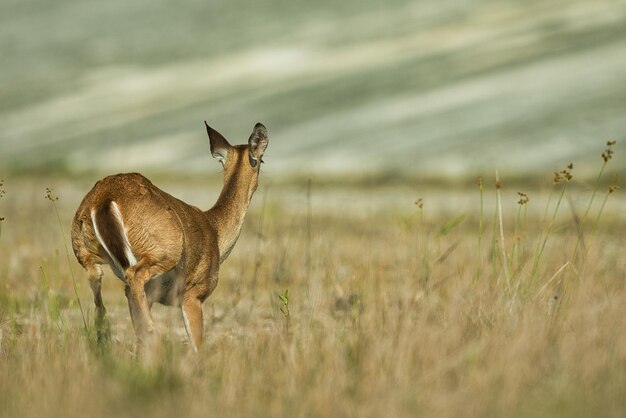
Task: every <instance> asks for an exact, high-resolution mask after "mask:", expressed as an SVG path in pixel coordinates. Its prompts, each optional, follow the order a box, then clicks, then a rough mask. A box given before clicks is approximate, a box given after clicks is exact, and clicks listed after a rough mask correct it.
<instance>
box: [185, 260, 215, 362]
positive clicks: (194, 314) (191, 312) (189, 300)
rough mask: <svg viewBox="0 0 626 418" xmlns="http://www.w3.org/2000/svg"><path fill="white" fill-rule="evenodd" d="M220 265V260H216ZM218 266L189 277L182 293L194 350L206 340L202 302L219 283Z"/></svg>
mask: <svg viewBox="0 0 626 418" xmlns="http://www.w3.org/2000/svg"><path fill="white" fill-rule="evenodd" d="M215 264H217V265H219V261H216V263H215ZM217 277H218V272H217V268H215V269H213V270H212V269H207V270H203V271H201V272H198V273H196V274H195V275H193V276H191V277H189V278H187V280H186V284H185V288H184V291H183V294H182V303H181V310H182V314H183V321H184V323H185V330H186V331H187V336H188V337H189V342H190V343H191V346H192V347H193V350H194V351H198V350H199V349H200V347H201V346H202V343H203V342H204V325H203V324H204V320H203V315H202V303H203V302H204V301H205V300H206V298H207V297H209V295H210V294H211V293H212V292H213V290H214V289H215V286H216V285H217Z"/></svg>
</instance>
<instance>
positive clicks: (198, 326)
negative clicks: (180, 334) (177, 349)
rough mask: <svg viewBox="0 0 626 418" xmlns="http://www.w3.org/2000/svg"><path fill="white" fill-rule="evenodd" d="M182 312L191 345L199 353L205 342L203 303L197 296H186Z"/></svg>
mask: <svg viewBox="0 0 626 418" xmlns="http://www.w3.org/2000/svg"><path fill="white" fill-rule="evenodd" d="M181 310H182V313H183V321H184V323H185V330H187V337H189V343H190V344H191V346H192V347H193V351H198V349H199V348H200V346H202V343H203V342H204V319H203V314H202V301H201V300H200V299H199V298H197V297H196V295H185V297H184V299H183V304H182V307H181Z"/></svg>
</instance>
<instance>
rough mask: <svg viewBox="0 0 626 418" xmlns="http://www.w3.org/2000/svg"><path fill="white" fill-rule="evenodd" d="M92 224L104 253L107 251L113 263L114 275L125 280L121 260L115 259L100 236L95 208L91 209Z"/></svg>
mask: <svg viewBox="0 0 626 418" xmlns="http://www.w3.org/2000/svg"><path fill="white" fill-rule="evenodd" d="M91 224H92V225H93V230H94V231H95V233H96V238H97V239H98V242H99V243H100V245H101V246H102V248H104V251H106V253H107V255H108V256H109V258H110V259H111V261H113V265H112V266H111V269H112V270H113V273H115V275H116V276H117V277H119V278H120V279H122V280H124V274H123V271H124V270H123V269H122V266H121V265H120V262H119V260H118V259H116V258H115V257H113V254H111V251H109V248H108V247H107V245H106V244H105V243H104V240H103V239H102V235H100V231H99V230H98V224H97V223H96V209H95V208H92V209H91Z"/></svg>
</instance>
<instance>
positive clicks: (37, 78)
mask: <svg viewBox="0 0 626 418" xmlns="http://www.w3.org/2000/svg"><path fill="white" fill-rule="evenodd" d="M0 57H1V66H0V126H1V129H0V173H5V175H6V173H17V172H19V173H39V174H42V173H60V174H63V175H66V174H68V175H69V174H71V175H84V174H86V173H90V174H93V175H95V174H98V175H100V174H104V173H111V172H117V171H142V172H144V173H147V174H151V173H152V174H154V175H157V174H159V173H161V174H165V175H183V176H190V175H191V176H195V175H206V174H208V173H214V174H215V173H218V172H219V166H218V165H216V164H214V163H213V162H210V161H209V160H210V155H209V151H208V145H207V140H206V136H205V132H204V127H203V120H205V119H206V120H207V121H208V122H209V123H210V124H211V125H212V126H213V127H214V128H216V129H217V130H218V131H220V132H221V133H222V134H224V136H226V138H228V139H229V140H230V142H231V143H233V144H235V143H243V142H245V141H246V140H247V137H248V135H249V133H250V131H251V129H252V126H253V125H254V123H256V122H257V121H261V122H263V123H265V124H266V125H267V126H268V128H269V130H270V139H271V142H270V146H269V149H268V153H267V156H266V157H265V160H266V163H267V164H266V165H265V167H264V168H265V170H266V171H267V172H268V173H269V174H270V175H271V176H273V178H274V179H281V178H283V179H290V178H304V177H309V176H315V177H316V178H326V179H340V180H341V179H349V178H352V179H359V178H379V179H381V180H390V179H409V180H411V179H420V178H421V179H424V178H429V179H445V180H452V181H467V179H470V180H471V181H473V179H474V178H475V177H476V175H479V174H485V173H486V174H488V175H493V172H494V170H495V169H500V172H501V174H502V175H506V176H511V177H517V178H522V179H524V178H527V179H532V178H536V176H539V175H542V176H544V175H546V173H547V175H548V176H549V175H550V173H551V172H552V171H553V170H554V169H557V168H562V167H563V166H564V165H565V164H567V163H568V162H570V161H574V162H575V164H576V171H575V172H576V174H577V175H578V176H579V178H580V177H588V178H590V177H591V176H592V173H597V169H598V167H599V165H600V163H601V159H600V154H601V152H602V150H603V149H604V146H605V143H606V141H607V140H610V139H616V140H618V142H620V141H621V142H622V143H623V140H624V137H625V136H626V135H625V132H626V1H624V0H595V1H589V0H548V1H546V0H537V1H535V0H524V1H513V0H509V1H507V0H497V1H496V0H448V1H445V2H442V1H435V0H421V1H408V0H388V1H371V0H344V1H341V2H337V1H328V0H321V1H315V2H311V1H303V0H290V1H283V0H265V1H259V0H255V1H245V0H228V1H226V0H202V1H200V0H195V1H194V0H192V1H186V2H184V3H181V2H175V1H171V0H170V1H167V0H158V1H157V0H149V1H148V0H134V1H132V2H129V1H126V0H110V1H106V2H102V1H85V0H80V1H78V0H56V1H53V2H51V1H49V0H28V1H25V0H2V1H1V2H0ZM619 145H621V144H618V147H619ZM616 159H617V161H615V162H613V164H612V166H611V169H612V170H613V171H622V172H624V170H625V167H626V164H625V162H626V160H625V159H624V153H623V152H619V148H618V152H617V153H616Z"/></svg>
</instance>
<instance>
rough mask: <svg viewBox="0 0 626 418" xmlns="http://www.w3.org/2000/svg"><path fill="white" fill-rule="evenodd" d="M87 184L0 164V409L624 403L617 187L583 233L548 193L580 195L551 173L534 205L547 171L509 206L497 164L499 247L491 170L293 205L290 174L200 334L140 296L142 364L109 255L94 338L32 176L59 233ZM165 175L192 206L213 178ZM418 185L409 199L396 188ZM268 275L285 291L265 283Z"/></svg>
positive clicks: (270, 192) (469, 412)
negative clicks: (16, 175)
mask: <svg viewBox="0 0 626 418" xmlns="http://www.w3.org/2000/svg"><path fill="white" fill-rule="evenodd" d="M94 180H95V179H94ZM89 183H90V181H88V182H84V183H83V182H78V181H75V182H62V181H56V180H50V179H47V180H45V179H40V180H29V181H25V180H15V181H13V183H12V182H11V181H9V180H7V181H5V186H4V188H5V189H7V194H6V196H5V197H4V198H3V199H2V200H0V215H3V216H4V217H6V220H4V221H3V222H2V228H3V229H2V230H1V234H2V235H1V236H0V249H1V253H0V289H1V290H0V413H1V415H2V416H7V417H17V416H20V417H40V416H51V417H56V416H59V417H61V416H62V417H79V416H80V417H83V416H90V417H100V416H116V417H120V418H121V417H134V416H138V415H141V416H150V417H152V418H158V417H170V416H213V415H216V416H217V415H226V416H246V417H249V416H327V417H337V416H371V417H381V416H389V417H403V416H437V417H455V416H464V417H486V416H506V417H516V416H519V417H522V416H523V417H527V416H540V417H541V416H545V417H554V416H568V417H572V416H580V417H586V416H614V417H621V416H623V415H624V412H625V411H626V396H624V395H625V394H626V372H625V371H626V333H625V332H624V330H626V293H625V284H626V276H625V264H624V263H625V258H624V248H625V247H626V246H625V244H626V242H625V241H626V237H625V236H624V234H623V231H624V230H625V227H626V219H625V217H624V213H625V212H624V203H625V201H624V199H623V198H622V197H621V196H620V195H619V193H614V194H612V195H611V196H610V197H609V200H608V203H607V204H606V206H605V207H604V213H603V214H602V216H601V217H600V221H599V223H598V224H597V225H598V227H597V232H594V224H595V216H596V215H597V213H598V210H599V209H600V204H601V203H602V193H603V191H602V190H600V191H599V192H598V196H597V197H596V202H595V204H594V205H593V206H592V208H591V210H590V212H589V215H588V217H587V219H585V220H584V225H585V226H584V228H583V229H582V231H583V234H584V235H583V236H584V245H583V244H581V243H580V242H579V240H578V238H577V237H578V233H579V230H580V229H581V228H580V226H579V223H577V222H581V221H582V220H581V219H578V220H576V218H575V217H573V216H572V211H570V209H569V208H568V204H567V199H568V196H569V198H571V200H572V206H573V207H574V208H576V213H578V214H579V218H580V217H582V215H583V213H584V211H585V209H586V205H587V202H588V201H589V199H590V196H591V194H590V193H588V192H585V191H583V190H567V191H566V192H565V194H564V198H563V200H562V201H561V207H560V210H559V212H557V214H556V216H555V217H554V221H553V222H551V219H552V213H553V210H554V208H555V205H556V203H557V198H558V196H559V193H560V190H561V189H560V188H561V187H564V184H558V185H556V186H553V187H554V188H555V190H554V192H550V191H549V190H546V191H543V192H539V191H534V192H533V191H530V192H528V195H529V197H530V201H529V202H528V203H527V204H526V205H525V206H524V207H521V208H519V211H518V206H517V205H516V203H515V202H516V200H517V199H518V198H519V196H517V195H516V194H515V193H516V191H517V190H509V189H507V187H506V179H504V187H503V189H502V190H501V192H502V196H501V201H502V212H503V217H502V220H503V225H504V227H503V235H504V246H501V245H500V242H498V237H499V236H500V231H499V219H497V217H496V214H497V212H496V210H495V200H496V195H495V189H494V187H493V186H492V185H491V184H486V185H485V195H484V205H485V209H484V212H481V211H480V195H479V191H478V189H476V190H468V191H448V192H446V191H441V190H420V191H417V190H412V189H411V188H408V187H407V188H398V189H393V190H388V189H384V188H378V189H376V190H337V189H323V190H320V189H316V187H315V184H314V185H313V190H312V193H311V196H312V197H311V205H310V207H311V212H310V219H308V218H307V206H308V205H307V191H306V187H303V188H301V189H300V188H297V187H294V186H292V187H279V186H273V187H272V188H270V189H264V188H263V187H261V188H260V189H259V191H258V192H257V195H256V196H255V199H254V205H253V208H252V210H251V213H250V214H249V215H248V221H247V224H246V229H245V231H244V233H243V234H242V237H241V239H240V241H239V243H238V245H237V247H236V248H235V251H234V253H233V255H232V256H231V258H230V259H229V260H228V261H227V262H226V264H225V265H224V266H223V268H222V273H221V282H220V284H219V285H218V288H217V290H216V291H215V293H214V294H213V295H212V296H211V297H210V298H209V300H208V301H207V302H206V303H205V318H206V332H207V334H208V339H207V344H206V345H205V347H204V348H203V349H202V351H201V353H200V354H198V355H196V356H193V355H189V354H188V351H189V350H188V347H187V345H186V342H185V338H184V331H183V327H182V321H181V320H180V317H179V313H178V311H177V310H174V309H170V308H161V307H156V308H155V309H154V311H155V312H154V313H155V315H156V316H157V317H158V320H157V322H158V326H159V329H160V332H161V334H162V336H163V350H162V354H161V356H160V358H159V360H158V365H156V366H154V367H152V368H144V367H142V366H140V365H139V364H138V363H137V362H136V361H135V360H134V355H133V352H134V336H133V333H132V327H131V326H130V319H129V316H128V313H127V308H126V304H125V299H124V297H123V291H122V290H121V284H120V282H119V281H118V280H117V279H115V278H114V277H113V275H112V274H111V273H110V272H108V273H107V276H106V277H105V294H104V298H105V303H106V304H107V307H108V309H109V312H110V315H111V322H112V326H113V341H112V342H111V344H110V347H97V346H96V344H95V342H94V340H95V338H94V336H93V335H92V332H91V330H89V331H88V332H86V331H85V330H84V327H83V325H82V320H81V314H80V312H79V310H78V308H77V301H76V297H75V296H74V290H73V288H72V280H71V275H70V271H69V268H68V264H67V259H66V258H65V257H66V254H65V250H64V246H63V242H62V240H61V235H60V230H59V224H58V222H57V220H56V215H55V212H54V209H53V206H52V203H51V202H49V201H46V200H45V199H44V194H45V187H46V186H51V187H54V188H55V191H54V193H55V194H57V195H58V196H59V197H60V200H59V201H58V202H55V203H54V204H55V205H57V208H58V210H59V213H60V218H61V220H62V227H63V228H66V238H67V226H68V225H69V220H70V219H71V216H72V215H73V211H74V210H75V208H76V207H77V206H78V203H79V200H80V198H81V194H83V193H85V192H86V191H87V189H88V187H89ZM486 183H488V182H486ZM164 187H165V188H166V189H168V190H174V191H175V194H176V195H178V196H181V197H183V198H185V199H187V200H190V201H193V202H195V203H197V204H198V205H201V206H207V207H208V205H209V203H210V202H211V200H212V199H213V198H214V196H215V194H214V193H208V192H205V189H204V187H202V188H197V187H194V186H183V185H178V186H174V185H164ZM199 191H200V193H201V194H198V192H199ZM264 193H267V195H266V196H265V199H264ZM418 196H422V197H423V198H424V200H423V201H422V202H420V203H423V207H418V206H417V205H415V204H414V203H413V202H414V201H415V200H416V199H417V197H418ZM549 196H551V197H550V198H549ZM264 201H265V202H266V203H265V204H263V202H264ZM548 203H549V208H548V210H547V211H546V210H545V209H546V206H547V205H548ZM546 213H547V215H546ZM461 215H465V217H463V218H461V217H460V216H461ZM481 219H482V226H481V230H482V233H479V232H478V231H479V224H481V222H480V220H481ZM309 221H310V222H309ZM308 225H310V226H309V227H308ZM495 226H497V228H495ZM309 236H310V238H309ZM546 237H547V238H546ZM544 239H545V248H544V249H543V253H542V254H541V256H540V257H539V259H538V260H537V254H538V253H537V251H538V249H539V248H541V247H542V244H543V242H544ZM479 240H480V241H481V243H480V244H479ZM577 247H578V248H579V249H577ZM309 254H310V259H309ZM503 254H505V255H506V257H507V258H508V261H507V263H508V275H509V276H510V284H508V283H507V278H506V277H505V274H504V269H503V268H502V257H503ZM309 260H310V261H309ZM535 261H536V262H535ZM309 263H310V265H309ZM563 266H565V267H563ZM72 268H73V269H74V272H75V274H76V277H77V279H78V294H79V295H80V298H81V301H82V302H83V306H84V307H85V309H86V312H85V314H86V316H87V317H88V318H87V322H88V323H89V324H90V326H91V323H92V322H93V306H92V303H91V293H90V291H89V286H88V284H87V282H86V280H85V275H84V272H83V271H82V270H80V269H79V266H78V265H77V264H76V263H75V262H74V260H73V256H72ZM308 271H310V274H309V275H307V272H308ZM285 290H288V301H287V300H286V299H284V298H283V299H281V298H279V295H284V292H285ZM287 308H288V310H287Z"/></svg>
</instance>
